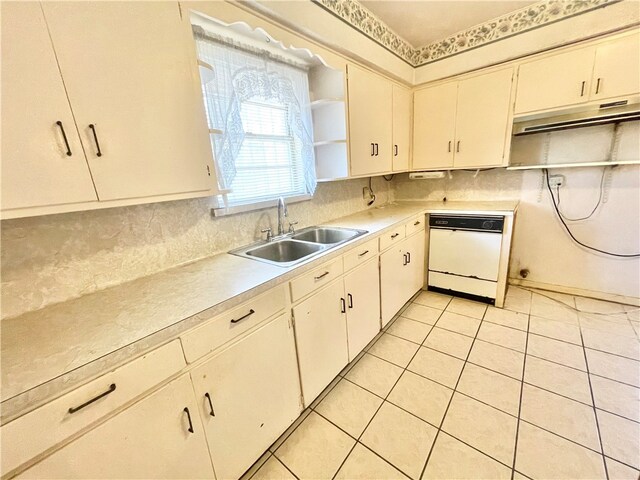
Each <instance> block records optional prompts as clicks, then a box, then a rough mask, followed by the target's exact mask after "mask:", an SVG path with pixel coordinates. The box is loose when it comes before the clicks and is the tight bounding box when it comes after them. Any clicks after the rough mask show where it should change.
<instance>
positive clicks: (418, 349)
mask: <svg viewBox="0 0 640 480" xmlns="http://www.w3.org/2000/svg"><path fill="white" fill-rule="evenodd" d="M420 293H422V292H418V294H417V295H414V296H413V297H411V299H410V300H409V301H408V302H407V304H405V306H404V307H403V308H402V309H401V312H404V311H405V310H406V309H407V308H409V306H411V305H414V302H413V300H414V299H415V298H416V297H417V296H418V295H420ZM451 300H452V299H451V298H450V299H449V301H448V302H447V306H449V304H450V303H451ZM418 305H419V304H418ZM445 310H446V306H445V308H444V309H443V310H442V311H441V312H440V315H438V319H437V320H436V323H437V322H438V320H439V319H440V317H441V316H442V315H443V313H444V312H445ZM399 317H400V314H398V315H397V316H396V317H395V318H394V319H393V322H389V325H388V326H387V328H388V327H389V326H391V324H392V323H395V321H396V320H397V319H398V318H399ZM407 318H408V317H407ZM410 320H411V319H410ZM414 321H418V320H414ZM431 330H433V326H432V328H431ZM431 330H429V333H431ZM428 336H429V334H427V337H428ZM425 340H426V337H425ZM423 342H424V341H423ZM372 346H373V345H372ZM420 348H422V345H420V346H419V347H418V348H417V349H416V351H415V352H414V354H413V355H412V356H411V359H410V360H409V362H408V363H407V365H406V366H405V367H404V368H403V369H402V373H401V374H400V375H399V376H398V378H397V380H396V381H395V382H394V384H393V386H392V387H391V389H390V390H389V392H387V395H386V396H385V397H384V398H383V400H382V403H381V404H380V406H379V407H378V408H377V410H376V411H375V413H374V414H373V416H372V417H371V418H370V419H369V421H368V422H367V424H366V425H365V427H364V429H363V430H362V433H361V434H360V435H359V436H358V438H357V439H356V443H355V444H354V446H353V447H352V448H351V450H350V451H349V453H348V454H347V456H346V457H345V459H344V460H343V461H342V463H341V464H340V466H339V467H338V470H337V471H336V473H335V474H334V475H333V477H332V480H333V479H335V477H336V475H337V474H338V472H340V469H341V468H342V466H343V465H344V464H345V462H346V461H347V459H348V458H349V456H350V455H351V453H352V452H353V450H354V449H355V447H356V445H357V444H359V443H361V442H360V439H361V438H362V436H363V435H364V433H365V432H366V431H367V429H368V428H369V425H371V422H373V419H374V418H376V415H378V412H379V411H380V409H381V408H382V406H383V405H384V404H385V402H387V398H388V397H389V395H391V392H393V390H394V389H395V388H396V385H397V384H398V382H399V381H400V379H401V378H402V376H403V375H404V374H405V372H407V367H408V366H409V364H411V362H412V361H413V359H414V358H415V356H416V355H417V354H418V352H419V351H420ZM367 353H368V351H367ZM369 355H373V354H371V353H369ZM373 356H375V355H373ZM376 358H379V357H376ZM381 360H383V361H385V362H387V363H390V364H392V365H395V364H394V363H392V362H389V361H388V360H385V359H381ZM395 366H397V365H395ZM398 368H402V367H398ZM411 373H413V372H411ZM346 380H348V379H346ZM352 383H354V382H352ZM354 384H355V383H354ZM355 385H357V384H355ZM358 386H360V385H358ZM360 388H363V387H360ZM367 391H368V390H367ZM371 393H373V392H371ZM374 395H375V394H374ZM451 396H452V397H453V395H451ZM388 403H390V404H392V403H391V402H388ZM392 405H393V404H392ZM394 406H395V405H394ZM420 420H421V421H423V422H424V420H422V419H420ZM425 423H427V424H428V422H425ZM434 443H435V439H434ZM361 444H362V445H363V446H364V447H366V448H368V447H367V446H366V445H365V444H364V443H361ZM369 450H371V449H369ZM372 451H373V450H372ZM374 453H375V452H374ZM376 455H377V454H376ZM378 456H379V457H380V458H382V459H383V460H385V461H386V462H387V463H389V464H390V465H391V466H393V467H394V468H396V469H397V470H398V471H399V472H401V473H402V474H403V475H406V476H407V478H413V477H411V475H407V473H406V472H404V471H402V469H400V468H398V467H397V466H396V465H394V464H393V463H391V462H390V461H389V460H386V459H384V458H383V457H382V456H380V455H378Z"/></svg>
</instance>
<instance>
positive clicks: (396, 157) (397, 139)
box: [392, 85, 413, 172]
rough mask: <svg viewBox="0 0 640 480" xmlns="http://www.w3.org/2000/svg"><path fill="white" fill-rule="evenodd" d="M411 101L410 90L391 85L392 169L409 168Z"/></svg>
mask: <svg viewBox="0 0 640 480" xmlns="http://www.w3.org/2000/svg"><path fill="white" fill-rule="evenodd" d="M412 110H413V102H412V96H411V91H410V90H408V89H406V88H402V87H399V86H398V85H393V152H392V154H393V171H394V172H401V171H405V170H408V169H409V146H410V145H411V113H412Z"/></svg>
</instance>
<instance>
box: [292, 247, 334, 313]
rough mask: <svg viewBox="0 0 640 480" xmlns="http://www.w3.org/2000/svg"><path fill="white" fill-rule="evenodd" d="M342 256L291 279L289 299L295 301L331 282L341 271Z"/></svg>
mask: <svg viewBox="0 0 640 480" xmlns="http://www.w3.org/2000/svg"><path fill="white" fill-rule="evenodd" d="M342 268H343V266H342V257H338V258H336V259H335V260H331V261H330V262H327V263H325V264H323V265H321V266H319V267H318V268H316V269H313V270H311V271H310V272H307V273H305V274H304V275H302V276H300V277H298V278H296V279H295V280H292V281H291V300H292V301H294V302H295V301H297V300H300V299H301V298H302V297H304V296H306V295H308V294H310V293H311V292H313V291H314V290H317V289H318V288H320V287H323V286H324V285H327V284H328V283H329V282H332V281H333V280H335V279H336V278H338V277H339V276H340V275H342V272H343V269H342Z"/></svg>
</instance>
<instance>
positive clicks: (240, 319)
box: [231, 308, 256, 323]
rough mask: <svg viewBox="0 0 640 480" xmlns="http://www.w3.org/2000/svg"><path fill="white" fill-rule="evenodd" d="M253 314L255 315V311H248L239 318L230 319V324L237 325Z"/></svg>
mask: <svg viewBox="0 0 640 480" xmlns="http://www.w3.org/2000/svg"><path fill="white" fill-rule="evenodd" d="M254 313H256V311H255V310H254V309H253V308H252V309H251V310H249V313H246V314H244V315H243V316H241V317H240V318H232V319H231V323H238V322H240V321H242V320H244V319H245V318H247V317H250V316H251V315H253V314H254Z"/></svg>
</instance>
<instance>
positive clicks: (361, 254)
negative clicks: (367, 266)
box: [358, 250, 369, 257]
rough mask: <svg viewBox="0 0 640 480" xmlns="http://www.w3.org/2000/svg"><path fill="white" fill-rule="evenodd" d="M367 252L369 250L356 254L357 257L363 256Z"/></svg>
mask: <svg viewBox="0 0 640 480" xmlns="http://www.w3.org/2000/svg"><path fill="white" fill-rule="evenodd" d="M367 253H369V250H365V251H364V252H362V253H359V254H358V256H359V257H364V256H365V255H366V254H367Z"/></svg>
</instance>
